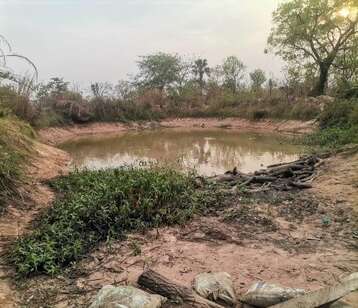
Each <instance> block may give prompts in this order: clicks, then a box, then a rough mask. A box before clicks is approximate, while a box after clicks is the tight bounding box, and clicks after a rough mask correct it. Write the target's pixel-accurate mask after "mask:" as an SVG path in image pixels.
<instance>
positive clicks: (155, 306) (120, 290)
mask: <svg viewBox="0 0 358 308" xmlns="http://www.w3.org/2000/svg"><path fill="white" fill-rule="evenodd" d="M165 302H166V298H165V297H162V296H160V295H153V294H149V293H147V292H144V291H142V290H140V289H137V288H134V287H131V286H123V287H114V286H111V285H108V286H104V287H103V288H102V289H101V290H100V291H99V292H98V294H97V296H96V298H95V300H94V302H93V303H92V304H91V306H90V308H159V307H161V306H162V304H163V303H165Z"/></svg>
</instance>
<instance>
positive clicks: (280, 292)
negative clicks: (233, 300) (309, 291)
mask: <svg viewBox="0 0 358 308" xmlns="http://www.w3.org/2000/svg"><path fill="white" fill-rule="evenodd" d="M303 294H305V290H302V289H293V288H285V287H281V286H277V285H274V284H268V283H265V282H257V283H255V284H254V285H252V286H251V287H250V288H249V290H248V291H247V292H246V293H245V294H244V296H243V297H242V298H241V301H243V302H244V303H247V304H249V305H253V306H256V307H262V308H265V307H270V306H272V305H276V304H279V303H282V302H285V301H287V300H289V299H291V298H294V297H297V296H300V295H303Z"/></svg>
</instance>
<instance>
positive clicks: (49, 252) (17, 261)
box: [10, 168, 217, 276]
mask: <svg viewBox="0 0 358 308" xmlns="http://www.w3.org/2000/svg"><path fill="white" fill-rule="evenodd" d="M51 185H52V186H53V187H54V188H55V189H56V190H57V192H58V194H59V196H61V197H60V198H59V199H58V200H57V201H55V203H54V205H53V207H52V208H51V209H50V210H48V211H47V212H46V213H44V214H43V216H42V217H41V218H40V220H39V221H40V223H39V225H38V226H37V227H36V228H35V231H34V232H33V233H32V234H30V235H28V236H26V237H23V238H21V239H19V240H18V241H17V242H16V244H15V246H14V247H13V249H12V251H11V253H10V260H11V262H12V263H13V264H14V265H15V266H16V269H17V273H18V274H19V275H20V276H27V275H29V274H32V273H47V274H54V273H57V272H58V271H59V269H60V268H62V267H65V266H67V265H69V264H71V263H72V262H74V261H76V260H79V259H80V258H81V257H83V256H84V255H85V254H86V253H88V252H89V251H90V249H92V248H94V247H95V246H96V245H97V244H98V243H100V242H102V241H106V240H110V239H112V238H120V237H121V236H123V235H124V234H125V233H126V232H128V231H135V230H145V229H148V228H153V227H159V226H164V225H173V224H181V223H184V222H185V221H187V220H188V219H189V218H191V217H192V216H193V214H194V213H195V212H197V211H200V209H201V208H203V207H204V206H205V205H207V202H210V201H211V202H212V201H217V200H214V199H211V200H209V199H210V198H207V197H206V196H205V192H203V191H202V190H201V191H200V190H196V189H195V178H194V176H191V175H184V174H181V173H179V172H176V171H173V170H170V169H164V168H151V169H139V168H121V169H111V170H100V171H82V172H74V173H72V174H70V175H69V176H66V177H61V178H58V179H57V180H55V181H54V182H53V183H52V184H51Z"/></svg>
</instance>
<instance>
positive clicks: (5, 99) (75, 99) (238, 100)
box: [0, 78, 320, 128]
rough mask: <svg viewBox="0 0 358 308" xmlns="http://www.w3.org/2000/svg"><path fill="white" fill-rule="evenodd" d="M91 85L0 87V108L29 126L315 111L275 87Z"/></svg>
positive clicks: (307, 115)
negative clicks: (85, 88)
mask: <svg viewBox="0 0 358 308" xmlns="http://www.w3.org/2000/svg"><path fill="white" fill-rule="evenodd" d="M108 87H109V85H107V84H100V83H95V84H93V85H92V88H93V91H94V92H93V95H92V96H89V97H84V96H83V95H82V93H79V92H78V91H76V90H74V89H69V87H68V83H67V82H64V81H63V79H61V78H52V79H51V80H50V82H48V83H47V84H43V85H39V86H37V89H36V90H34V91H35V94H36V95H32V96H31V95H30V94H29V92H26V93H27V96H26V95H20V94H18V92H17V90H16V88H14V87H13V86H9V85H8V86H1V87H0V104H2V106H4V107H5V108H6V109H7V110H8V111H10V113H12V114H15V115H16V116H18V117H19V118H21V119H23V120H26V121H28V122H29V123H31V124H32V125H33V126H35V127H40V128H41V127H49V126H63V125H69V124H72V123H87V122H95V121H102V122H111V121H114V122H116V121H121V122H126V121H151V120H158V119H161V118H166V117H221V118H225V117H241V118H247V119H251V120H261V119H265V118H271V119H297V120H310V119H313V118H315V117H317V115H318V113H319V111H320V108H319V106H318V104H315V103H312V102H311V101H310V100H306V98H304V97H302V98H296V97H288V96H287V93H285V92H284V91H282V90H280V89H278V88H275V89H264V88H262V89H260V91H253V90H252V89H250V88H245V87H242V88H239V89H237V91H236V92H233V91H232V90H230V89H228V88H226V87H225V86H220V85H218V84H212V83H208V84H206V85H205V88H204V87H203V88H201V87H199V86H198V84H197V83H196V82H193V81H188V82H187V83H186V84H184V85H183V86H180V87H177V88H169V89H168V90H160V89H157V88H146V87H144V88H143V87H140V86H137V87H135V86H133V85H132V84H130V83H129V82H122V83H119V84H118V85H117V86H116V87H115V88H116V90H115V91H114V90H112V91H110V90H108Z"/></svg>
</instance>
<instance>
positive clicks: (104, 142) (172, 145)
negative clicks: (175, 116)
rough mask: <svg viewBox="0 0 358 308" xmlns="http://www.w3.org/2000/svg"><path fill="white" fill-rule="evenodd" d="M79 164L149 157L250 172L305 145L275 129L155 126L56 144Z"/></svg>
mask: <svg viewBox="0 0 358 308" xmlns="http://www.w3.org/2000/svg"><path fill="white" fill-rule="evenodd" d="M60 147H61V148H62V149H64V150H65V151H67V152H69V153H70V154H71V156H72V158H73V166H74V167H77V168H79V169H81V168H89V169H99V168H107V167H118V166H122V165H126V164H127V165H128V164H139V165H141V164H146V163H148V162H149V163H150V162H154V163H160V164H169V165H171V166H173V167H175V168H179V169H187V168H195V169H196V170H197V171H198V173H199V174H202V175H213V174H220V173H223V172H225V171H227V170H231V169H232V168H233V167H235V166H237V167H238V169H239V170H240V171H243V172H251V171H255V170H258V169H260V168H262V167H264V166H267V165H270V164H274V163H280V162H286V161H291V160H294V159H297V158H298V156H299V155H300V154H301V153H302V151H303V148H302V147H300V146H297V145H293V144H290V143H289V142H287V140H286V141H285V140H284V139H283V138H282V137H281V136H280V135H278V134H267V133H253V132H242V131H235V130H226V129H182V128H181V129H173V128H171V129H158V130H147V131H126V132H121V133H118V134H115V135H93V136H86V137H81V138H79V139H74V140H71V141H68V142H66V143H64V144H62V145H61V146H60Z"/></svg>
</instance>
